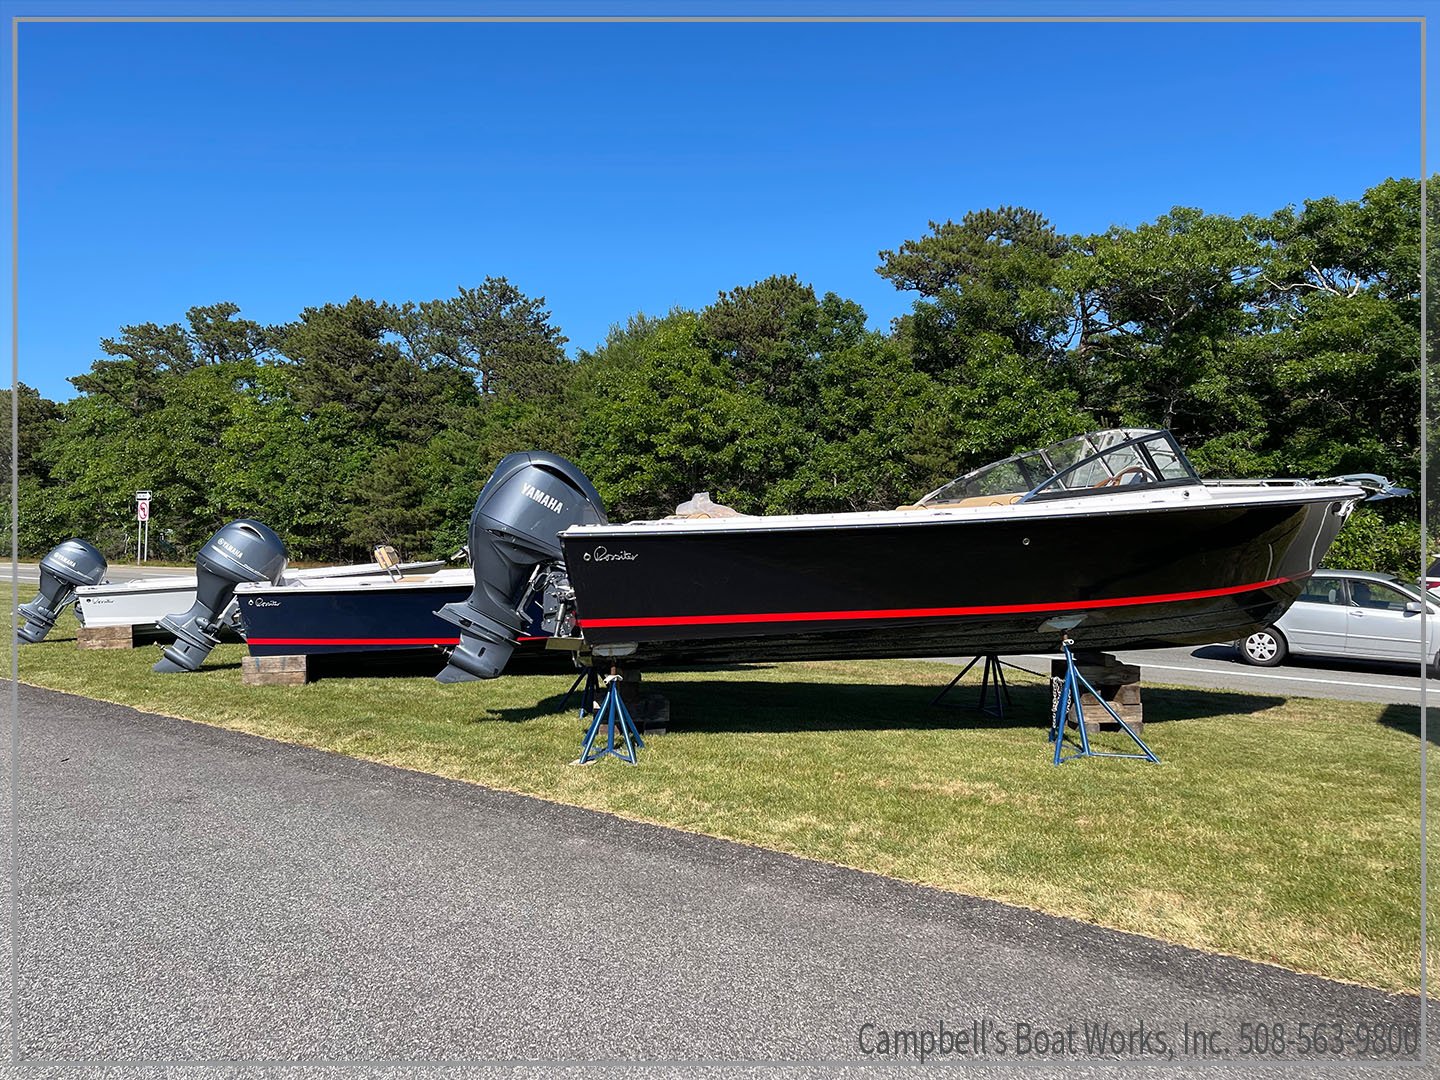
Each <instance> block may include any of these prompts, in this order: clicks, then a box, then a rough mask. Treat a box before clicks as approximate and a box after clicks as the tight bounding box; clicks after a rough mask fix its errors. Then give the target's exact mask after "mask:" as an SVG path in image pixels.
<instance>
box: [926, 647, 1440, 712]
mask: <svg viewBox="0 0 1440 1080" xmlns="http://www.w3.org/2000/svg"><path fill="white" fill-rule="evenodd" d="M1054 655H1055V656H1058V655H1059V654H1058V653H1057V654H1054ZM1115 655H1116V656H1118V657H1119V658H1120V659H1121V660H1122V661H1124V662H1125V663H1127V664H1138V665H1139V666H1140V669H1141V679H1142V680H1143V681H1145V682H1147V683H1161V684H1164V685H1167V686H1196V687H1201V688H1203V689H1207V690H1241V691H1247V692H1250V693H1265V694H1287V695H1292V696H1296V697H1318V698H1341V699H1345V700H1350V701H1378V702H1382V703H1384V704H1387V705H1419V704H1420V683H1421V680H1420V678H1419V676H1418V674H1417V669H1418V666H1419V665H1418V664H1417V665H1415V666H1414V667H1411V666H1409V665H1402V664H1387V663H1384V662H1381V661H1376V662H1373V663H1370V662H1365V661H1347V660H1331V659H1324V660H1319V659H1312V658H1309V657H1290V658H1289V659H1288V660H1287V661H1286V662H1285V663H1284V664H1282V665H1281V666H1280V667H1276V668H1257V667H1253V666H1251V665H1249V664H1245V663H1242V662H1241V661H1240V660H1239V659H1238V657H1237V655H1236V652H1235V649H1234V648H1233V647H1232V646H1230V645H1201V646H1197V647H1193V648H1183V649H1134V650H1128V651H1123V652H1119V653H1116V654H1115ZM1051 659H1052V656H1051V655H1048V654H1039V653H1037V654H1035V655H1032V656H1007V657H1006V658H1005V662H1006V663H1007V664H1013V665H1015V666H1016V667H1020V668H1024V669H1025V670H1026V671H1031V672H1034V673H1036V674H1038V675H1048V674H1049V673H1050V661H1051ZM944 662H945V663H951V664H958V665H961V666H963V665H965V664H968V663H969V662H970V657H952V658H950V659H948V660H946V661H944ZM979 677H980V669H979V668H978V667H976V668H975V670H974V671H972V672H971V673H970V674H969V675H968V676H966V679H967V682H976V683H978V682H979ZM1426 686H1427V687H1428V690H1427V702H1428V704H1429V705H1440V682H1437V681H1436V680H1434V679H1431V680H1429V681H1428V682H1427V683H1426Z"/></svg>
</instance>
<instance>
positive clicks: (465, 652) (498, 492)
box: [435, 450, 606, 683]
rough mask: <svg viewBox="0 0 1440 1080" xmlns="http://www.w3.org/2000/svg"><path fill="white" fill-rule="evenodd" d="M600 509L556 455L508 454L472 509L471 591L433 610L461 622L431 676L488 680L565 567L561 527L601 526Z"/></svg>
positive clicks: (582, 477)
mask: <svg viewBox="0 0 1440 1080" xmlns="http://www.w3.org/2000/svg"><path fill="white" fill-rule="evenodd" d="M605 520H606V519H605V507H604V505H603V504H602V503H601V501H600V496H599V495H598V494H597V493H596V491H595V488H594V487H593V486H592V485H591V483H590V481H589V480H587V479H586V478H585V474H584V473H582V472H581V471H580V470H579V469H577V468H576V467H575V466H574V465H572V464H571V463H570V462H568V461H566V460H565V459H564V458H562V457H557V456H556V455H555V454H546V453H541V452H540V451H534V450H532V451H529V452H526V453H520V454H510V455H507V456H506V457H505V458H504V459H503V460H502V461H501V462H500V464H499V465H498V466H496V468H495V471H494V472H493V473H492V474H491V476H490V479H489V480H488V481H486V483H485V487H484V488H483V489H482V490H481V492H480V497H479V498H478V499H476V500H475V509H474V510H473V511H472V512H471V514H470V559H471V562H472V563H474V566H475V591H474V592H472V593H471V594H470V598H469V599H468V600H465V601H463V602H461V603H457V604H446V605H445V606H444V607H443V608H441V609H440V610H439V611H437V612H436V613H435V614H436V615H437V616H439V617H440V618H442V619H444V620H445V621H446V622H448V623H453V624H455V625H456V626H458V627H459V628H460V644H458V645H457V646H455V648H454V650H452V651H451V653H450V663H449V664H448V665H447V666H446V668H445V670H444V671H442V672H441V673H440V674H439V675H437V676H436V678H437V679H438V680H439V681H440V682H447V683H448V682H469V681H470V680H472V679H493V678H495V677H496V676H497V675H499V674H500V672H501V671H503V670H504V669H505V664H506V663H507V662H508V661H509V659H510V654H511V653H512V652H513V651H514V649H515V646H516V644H517V642H516V637H517V636H518V635H520V634H524V633H526V632H527V631H528V629H529V627H530V621H531V616H530V614H528V613H527V611H526V609H527V608H528V606H529V605H530V603H531V601H532V600H533V599H535V598H536V597H537V595H538V594H540V593H541V592H542V591H543V590H544V589H545V588H546V586H547V584H549V583H550V582H549V579H550V577H551V576H552V575H553V574H555V573H556V572H562V573H563V564H562V563H561V561H560V559H561V554H560V540H559V533H560V532H562V531H563V530H565V529H568V528H569V527H570V526H571V525H603V524H604V523H605Z"/></svg>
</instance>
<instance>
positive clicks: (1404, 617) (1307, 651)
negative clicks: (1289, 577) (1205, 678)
mask: <svg viewBox="0 0 1440 1080" xmlns="http://www.w3.org/2000/svg"><path fill="white" fill-rule="evenodd" d="M1422 612H1423V613H1424V618H1423V619H1422V617H1421V615H1422ZM1422 624H1423V625H1424V627H1425V641H1424V642H1423V643H1422V641H1421V638H1420V635H1421V626H1422ZM1236 644H1237V645H1238V646H1239V648H1240V656H1241V657H1242V658H1243V659H1244V660H1245V661H1247V662H1248V663H1251V664H1259V665H1260V666H1261V667H1274V666H1275V665H1276V664H1278V663H1280V662H1281V661H1282V660H1284V659H1285V657H1286V656H1288V655H1290V654H1292V653H1293V654H1294V655H1296V656H1341V657H1346V658H1348V659H1356V660H1395V661H1399V662H1401V663H1407V662H1408V663H1419V662H1420V661H1421V659H1422V658H1423V659H1424V660H1425V661H1426V663H1427V665H1428V666H1429V669H1430V671H1431V672H1432V673H1433V672H1437V671H1440V656H1437V655H1436V654H1437V652H1440V596H1437V595H1435V594H1433V593H1422V592H1421V590H1420V589H1419V588H1417V587H1416V586H1414V585H1408V584H1406V583H1404V582H1402V581H1400V580H1399V579H1398V578H1394V577H1391V576H1390V575H1388V574H1372V573H1370V572H1369V571H1365V570H1317V571H1315V574H1314V575H1313V576H1312V577H1311V578H1310V579H1309V580H1308V581H1306V582H1305V588H1304V590H1303V591H1302V592H1301V593H1300V596H1299V597H1298V598H1297V599H1296V601H1295V603H1294V604H1292V605H1291V606H1290V610H1289V611H1287V612H1285V614H1284V615H1282V616H1280V618H1278V619H1277V620H1275V623H1274V625H1272V626H1266V627H1263V628H1262V629H1260V630H1256V631H1255V633H1253V634H1251V635H1250V636H1249V637H1247V638H1245V639H1244V640H1243V641H1240V642H1237V643H1236Z"/></svg>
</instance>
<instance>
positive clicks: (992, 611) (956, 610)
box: [580, 574, 1309, 628]
mask: <svg viewBox="0 0 1440 1080" xmlns="http://www.w3.org/2000/svg"><path fill="white" fill-rule="evenodd" d="M1302 576H1305V577H1308V576H1309V575H1308V574H1307V575H1302ZM1297 580H1299V578H1298V577H1281V578H1271V579H1270V580H1269V581H1258V582H1256V583H1254V584H1253V585H1229V586H1226V587H1225V588H1223V589H1198V590H1196V591H1194V592H1179V593H1156V594H1155V595H1153V596H1123V597H1116V598H1114V599H1109V600H1071V601H1068V602H1065V603H1044V604H999V605H991V606H985V607H945V608H879V609H875V610H870V611H776V612H764V613H761V614H749V615H660V616H650V617H642V618H625V619H583V618H582V619H581V620H580V626H581V627H582V628H590V627H596V628H599V627H616V628H628V627H643V626H718V625H725V624H732V623H791V622H847V621H859V620H863V619H936V618H947V617H950V616H956V615H1024V614H1044V613H1046V612H1058V611H1087V610H1093V609H1095V608H1111V607H1139V606H1142V605H1145V604H1170V603H1176V602H1180V601H1185V600H1208V599H1210V598H1211V597H1216V596H1233V595H1235V594H1236V593H1244V592H1254V591H1256V590H1258V589H1268V588H1271V587H1273V586H1275V585H1284V584H1286V583H1287V582H1290V581H1297Z"/></svg>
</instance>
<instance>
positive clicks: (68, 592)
mask: <svg viewBox="0 0 1440 1080" xmlns="http://www.w3.org/2000/svg"><path fill="white" fill-rule="evenodd" d="M108 566H109V564H108V563H106V561H105V556H104V555H101V554H100V552H99V551H98V550H97V549H96V547H95V545H94V544H91V543H88V542H86V541H84V540H66V541H65V542H64V543H63V544H57V545H56V546H55V547H53V548H51V549H50V551H49V553H48V554H46V556H45V557H44V558H43V559H41V560H40V595H39V596H37V597H35V599H34V600H31V601H30V603H28V604H21V605H20V614H21V615H23V616H24V617H25V625H24V626H18V627H16V628H15V636H16V637H17V638H19V639H20V640H21V641H28V642H30V643H32V644H33V643H34V642H37V641H43V640H44V638H45V635H46V634H48V633H49V632H50V629H51V627H53V626H54V625H55V620H56V619H58V618H59V617H60V613H61V612H62V611H64V610H65V608H66V606H67V605H68V604H70V603H71V602H72V601H73V600H74V599H75V590H76V589H77V588H78V587H79V586H81V585H99V584H100V582H102V581H103V580H105V570H106V569H107V567H108Z"/></svg>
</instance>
